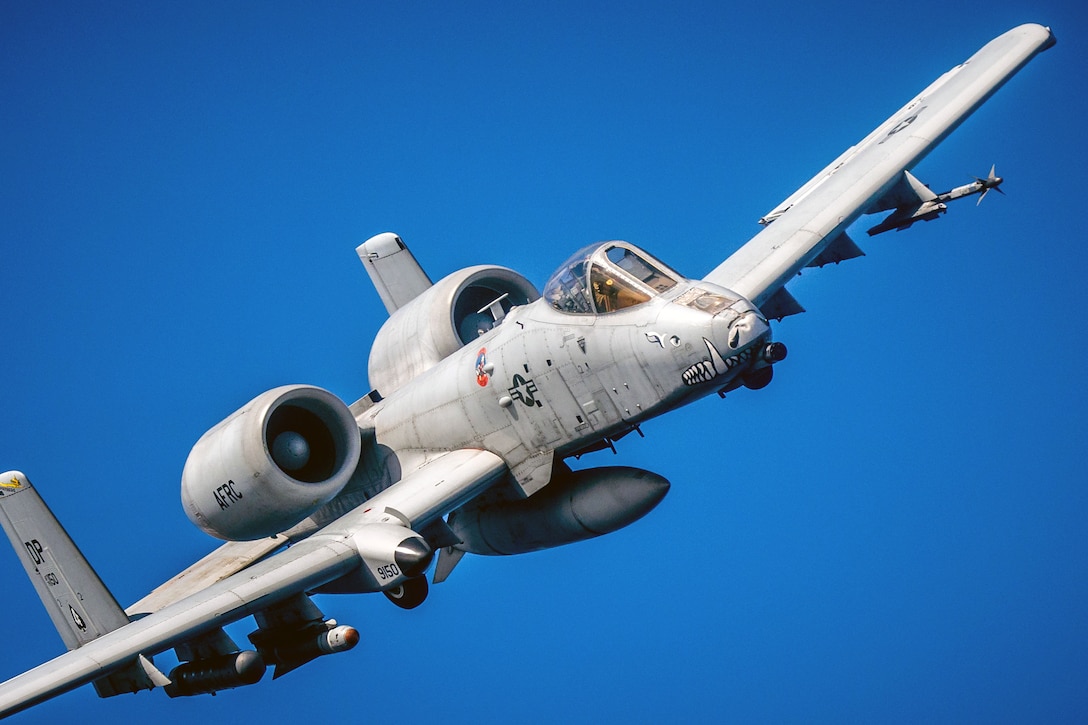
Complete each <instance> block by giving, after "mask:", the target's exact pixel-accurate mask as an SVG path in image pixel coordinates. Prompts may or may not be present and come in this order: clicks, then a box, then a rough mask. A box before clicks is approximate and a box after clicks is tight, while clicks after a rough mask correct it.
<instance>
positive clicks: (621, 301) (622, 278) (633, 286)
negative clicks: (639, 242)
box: [544, 241, 683, 315]
mask: <svg viewBox="0 0 1088 725" xmlns="http://www.w3.org/2000/svg"><path fill="white" fill-rule="evenodd" d="M682 279H683V277H681V276H680V275H679V274H677V273H676V272H675V271H673V270H672V269H670V268H669V267H667V266H666V265H664V264H662V263H661V262H660V261H658V260H657V259H654V258H653V257H652V256H650V255H649V254H647V253H646V252H644V251H642V250H641V249H638V248H637V247H635V246H634V245H632V244H628V243H627V242H621V241H610V242H597V243H595V244H590V245H588V246H585V247H582V248H581V249H579V250H578V251H577V252H575V253H574V254H573V255H571V256H570V257H569V258H568V259H567V261H566V262H564V263H563V264H562V266H560V267H559V269H558V270H557V271H556V272H555V274H553V275H552V276H551V277H550V278H549V279H548V282H547V284H545V285H544V298H545V299H546V300H547V301H548V304H549V305H551V306H552V307H553V308H554V309H557V310H559V311H560V312H567V313H571V314H576V315H592V314H608V313H611V312H617V311H619V310H623V309H627V308H629V307H634V306H636V305H640V304H642V303H644V302H648V301H649V300H651V299H652V298H654V297H656V296H658V295H660V294H661V293H663V292H667V291H668V290H670V289H672V288H673V287H675V286H676V285H677V284H679V283H680V281H681V280H682Z"/></svg>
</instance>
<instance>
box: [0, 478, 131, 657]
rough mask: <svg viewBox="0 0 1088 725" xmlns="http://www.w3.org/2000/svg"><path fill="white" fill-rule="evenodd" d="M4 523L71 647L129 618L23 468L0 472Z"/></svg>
mask: <svg viewBox="0 0 1088 725" xmlns="http://www.w3.org/2000/svg"><path fill="white" fill-rule="evenodd" d="M0 525H3V527H4V531H5V532H7V535H8V538H9V539H10V540H11V545H12V546H14V547H15V552H16V554H18V556H19V559H20V560H21V561H22V562H23V566H24V567H25V568H26V573H27V574H28V575H29V576H30V581H31V582H32V583H33V584H34V588H35V589H36V590H37V591H38V596H39V597H41V600H42V604H44V605H45V609H46V611H48V612H49V617H50V618H51V619H52V620H53V625H54V626H55V627H56V628H57V631H58V632H59V633H60V636H61V639H63V640H64V644H65V645H67V647H68V649H70V650H71V649H75V648H76V647H79V646H81V645H84V644H86V643H87V642H90V641H91V640H92V639H95V638H96V637H100V636H101V635H103V634H105V633H106V632H111V631H113V630H115V629H117V628H118V627H121V626H124V625H125V624H128V621H129V619H128V617H127V616H126V615H125V613H124V611H122V610H121V607H120V606H119V605H118V604H117V600H116V599H114V598H113V595H112V594H110V592H109V590H108V589H106V586H105V585H104V584H103V583H102V580H101V579H99V578H98V575H97V574H96V573H95V572H94V569H92V568H91V565H90V564H88V563H87V560H86V559H84V558H83V554H81V553H80V551H79V549H78V548H77V547H76V545H75V543H73V541H72V539H71V538H70V537H69V536H68V533H67V532H66V531H65V530H64V527H63V526H61V525H60V522H59V521H57V519H56V517H55V516H54V515H53V512H52V511H50V510H49V507H48V506H47V505H46V504H45V501H43V500H42V497H41V496H39V495H38V492H37V491H36V490H34V488H33V487H32V486H31V485H30V481H29V480H27V477H26V476H25V475H23V474H22V473H20V472H19V471H8V472H7V473H3V474H0Z"/></svg>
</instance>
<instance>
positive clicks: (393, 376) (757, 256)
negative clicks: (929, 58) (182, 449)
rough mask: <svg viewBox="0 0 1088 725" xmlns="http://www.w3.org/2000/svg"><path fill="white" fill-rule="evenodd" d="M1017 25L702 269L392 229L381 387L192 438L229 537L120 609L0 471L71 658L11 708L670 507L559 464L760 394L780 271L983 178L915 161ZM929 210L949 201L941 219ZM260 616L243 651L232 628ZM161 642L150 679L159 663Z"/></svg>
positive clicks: (189, 504) (838, 250)
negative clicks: (440, 245) (495, 254)
mask: <svg viewBox="0 0 1088 725" xmlns="http://www.w3.org/2000/svg"><path fill="white" fill-rule="evenodd" d="M1054 42H1055V41H1054V37H1053V35H1052V34H1051V32H1050V30H1049V28H1045V27H1042V26H1039V25H1022V26H1020V27H1017V28H1014V29H1012V30H1010V31H1008V32H1006V33H1004V34H1003V35H1001V36H999V37H997V38H995V39H994V40H992V41H991V42H989V43H988V44H986V45H985V46H984V47H983V48H982V49H980V50H979V51H978V52H977V53H975V54H974V55H973V56H971V57H970V58H969V59H968V60H967V61H966V62H964V63H962V64H961V65H958V66H956V67H955V68H953V69H952V70H950V71H948V72H947V73H945V74H944V75H942V76H941V77H940V78H938V79H937V80H936V81H935V82H934V83H933V84H931V85H930V86H929V87H927V88H926V89H925V90H923V91H922V92H921V93H920V94H919V95H918V96H916V97H915V98H914V99H912V100H911V101H910V102H909V103H907V105H905V106H904V107H903V108H901V109H900V110H898V111H897V112H896V113H894V114H893V115H892V116H891V117H889V118H888V120H887V121H885V122H884V123H882V124H881V125H880V126H878V127H877V128H876V129H875V130H874V131H873V132H872V133H870V134H869V135H868V136H866V137H865V138H864V139H862V140H861V141H860V142H859V143H858V144H857V145H855V146H853V147H851V148H850V149H848V150H847V151H846V152H845V153H843V154H842V155H841V156H840V157H839V158H837V159H836V160H835V161H833V162H832V163H831V164H830V165H829V166H827V167H826V168H825V169H823V170H822V171H821V172H820V173H819V174H817V175H816V176H815V177H813V178H812V179H811V180H810V181H809V182H808V183H806V184H805V185H804V186H802V187H801V188H800V189H798V191H797V192H795V193H794V194H792V195H791V196H790V197H789V198H787V199H786V200H785V201H784V202H783V203H782V204H780V205H779V206H777V207H776V208H775V209H774V210H773V211H772V212H771V213H769V214H768V215H767V216H765V217H764V218H763V220H762V222H763V224H764V225H765V228H764V229H763V230H761V231H760V232H759V233H758V234H757V235H756V236H754V237H753V238H752V239H751V240H749V241H748V242H747V243H746V244H744V245H743V246H742V247H741V248H740V249H738V250H737V251H736V252H735V253H734V254H733V255H732V256H730V257H729V258H727V259H726V260H725V261H724V262H722V263H721V264H720V265H718V266H717V267H716V268H715V269H713V270H712V271H711V272H710V273H709V274H707V275H706V276H704V277H703V278H702V279H691V278H687V277H685V276H683V275H682V274H680V273H679V272H677V271H675V270H673V269H672V268H670V267H669V266H668V265H667V264H666V263H665V262H663V261H661V260H658V259H656V258H654V257H653V256H651V255H649V254H647V253H646V252H644V251H642V250H641V249H639V248H638V247H636V246H634V245H632V244H629V243H627V242H623V241H608V242H603V243H595V244H592V245H589V246H587V247H584V248H583V249H580V250H578V251H577V252H575V253H574V254H573V255H572V256H571V257H570V258H569V259H568V260H567V261H566V262H565V263H564V264H563V265H562V266H561V267H560V268H559V270H558V271H556V272H555V274H553V275H552V276H551V278H550V279H548V280H547V282H546V284H545V285H544V288H543V292H542V293H538V291H537V289H536V288H535V287H534V286H533V285H532V284H531V283H530V282H529V281H528V280H527V279H525V278H524V277H522V276H521V275H519V274H517V273H516V272H514V271H512V270H510V269H506V268H502V267H495V266H475V267H469V268H467V269H463V270H461V271H458V272H455V273H453V274H451V275H449V276H448V277H446V278H444V279H442V280H440V281H438V282H436V283H432V282H431V280H430V278H429V277H428V276H427V275H426V273H425V272H424V271H423V269H422V267H421V266H420V265H419V263H418V262H417V261H416V259H415V258H414V256H413V255H412V253H411V251H409V249H408V247H407V246H406V245H405V244H404V242H403V241H402V240H401V238H400V237H398V236H397V235H396V234H392V233H384V234H379V235H377V236H375V237H372V238H371V239H369V240H367V241H366V242H364V243H363V244H362V245H360V246H359V247H358V250H357V251H358V254H359V257H360V259H361V260H362V262H363V265H364V267H365V268H366V270H367V272H368V273H369V275H370V277H371V280H372V281H373V283H374V285H375V287H376V288H377V291H378V294H379V296H380V297H381V299H382V301H383V303H384V304H385V306H386V308H387V310H388V312H389V319H388V320H387V321H386V323H385V324H384V325H383V327H382V328H381V330H380V331H379V332H378V335H377V337H376V339H375V341H374V345H373V348H372V350H371V353H370V359H369V367H368V373H369V378H370V385H371V387H372V390H371V391H370V392H369V393H367V394H366V395H364V396H363V397H361V398H360V399H359V400H357V401H355V402H354V403H352V404H350V405H348V404H346V403H344V402H343V401H341V400H340V399H339V398H337V397H336V396H334V395H333V394H332V393H329V392H328V391H325V390H322V389H320V388H316V387H311V386H305V385H289V386H284V387H279V388H275V389H273V390H269V391H268V392H265V393H263V394H261V395H259V396H257V397H256V398H254V399H253V400H251V401H250V402H249V403H247V404H246V405H244V406H243V407H242V408H241V409H239V410H238V411H236V412H235V413H233V414H232V415H230V416H229V417H227V418H226V419H225V420H223V421H222V422H221V423H219V424H218V425H216V426H215V427H213V428H212V429H211V430H209V431H208V432H207V433H205V434H204V435H203V436H202V437H201V438H200V439H199V440H198V441H197V443H196V445H195V446H194V447H193V449H192V451H191V453H190V454H189V457H188V460H187V461H186V464H185V467H184V470H183V473H182V483H181V489H182V501H183V505H184V508H185V511H186V514H187V515H188V516H189V518H190V519H191V520H192V522H193V523H194V524H195V525H196V526H198V527H199V528H201V529H202V530H203V531H205V532H207V533H209V534H211V535H212V536H214V537H217V538H219V539H224V540H226V542H227V543H225V544H223V545H222V546H220V547H219V548H218V549H216V550H215V551H214V552H212V553H211V554H209V555H208V556H207V557H205V558H204V559H202V560H201V561H199V562H197V563H196V564H194V565H193V566H191V567H189V568H188V569H186V570H185V571H183V572H182V573H180V574H178V575H177V576H176V577H174V578H173V579H171V580H169V581H167V582H166V583H164V584H163V585H162V586H160V587H159V588H157V589H155V590H154V591H152V592H151V593H150V594H149V595H147V596H146V597H145V598H144V599H142V600H141V601H139V602H137V603H136V604H133V605H132V606H130V607H128V608H127V609H122V608H121V606H120V605H119V604H118V603H117V601H116V600H115V599H114V597H113V596H112V594H111V593H110V592H109V590H108V589H107V588H106V586H105V585H104V584H103V583H102V581H101V580H100V579H99V577H98V576H97V575H96V574H95V572H94V571H93V569H92V568H91V567H90V565H89V564H88V562H87V561H86V560H85V559H84V558H83V556H82V555H81V554H80V552H79V550H78V548H77V547H76V546H75V544H74V543H73V542H72V540H71V539H70V538H69V536H68V535H67V534H66V533H65V531H64V529H63V527H62V526H61V525H60V523H59V522H58V521H57V520H56V518H55V517H54V516H53V515H52V514H51V512H50V511H49V509H48V507H47V506H46V504H45V503H44V501H43V500H42V498H41V497H40V495H39V493H38V491H37V490H36V489H35V488H33V487H32V486H31V484H30V482H29V480H28V479H27V477H26V476H25V475H24V474H23V473H21V472H19V471H9V472H7V473H4V474H2V475H0V523H2V524H3V526H4V529H5V531H6V532H7V534H8V536H9V538H10V539H11V542H12V544H13V546H14V547H15V549H16V552H17V554H18V555H19V557H20V559H21V560H22V562H23V564H24V566H25V568H26V570H27V573H28V575H29V576H30V579H31V581H32V583H33V585H34V587H35V588H36V590H37V592H38V594H39V596H40V597H41V599H42V601H43V603H44V604H45V607H46V610H47V611H48V612H49V615H50V617H51V618H52V620H53V623H54V625H55V626H56V628H57V629H58V631H59V632H60V634H61V637H62V638H63V640H64V642H65V644H66V645H67V647H68V649H69V651H68V652H67V653H65V654H62V655H60V656H58V657H56V658H55V659H53V660H51V661H49V662H46V663H45V664H42V665H40V666H38V667H36V668H34V669H32V670H30V671H28V672H25V673H23V674H20V675H18V676H16V677H14V678H12V679H11V680H8V681H7V682H5V683H3V684H0V716H6V715H10V714H12V713H15V712H18V711H20V710H23V709H25V708H28V707H30V706H32V705H34V704H36V703H40V702H42V701H43V700H46V699H48V698H51V697H54V696H56V695H59V694H61V693H63V692H66V691H68V690H71V689H73V688H76V687H78V686H80V685H83V684H86V683H93V685H94V687H95V689H96V690H97V692H98V694H99V695H100V696H102V697H108V696H112V695H117V694H120V693H129V692H136V691H138V690H142V689H152V688H155V687H161V688H163V689H164V690H165V691H166V693H167V694H168V695H170V696H171V697H178V696H188V695H197V694H202V693H215V692H216V691H220V690H224V689H230V688H235V687H240V686H243V685H248V684H252V683H254V682H256V681H258V680H260V679H261V678H262V677H263V676H264V674H265V673H266V670H267V668H268V667H269V666H271V667H272V668H273V670H274V673H273V677H279V676H281V675H283V674H285V673H287V672H289V671H291V670H293V669H295V668H297V667H300V666H302V665H304V664H306V663H307V662H309V661H311V660H313V659H315V658H317V657H320V656H323V655H326V654H332V653H336V652H341V651H344V650H348V649H351V648H352V647H353V646H354V645H355V644H356V643H357V642H358V640H359V633H358V631H357V630H355V629H354V628H352V627H350V626H348V625H343V624H339V623H337V622H335V621H334V620H332V619H327V618H326V616H325V614H324V613H323V612H321V610H320V609H319V608H318V607H317V606H316V605H315V604H314V603H313V601H312V600H311V599H310V595H312V594H314V593H363V592H382V593H383V594H384V595H385V596H386V597H387V598H389V599H390V600H391V601H392V602H393V603H395V604H397V605H398V606H401V607H404V608H413V607H415V606H418V605H419V604H420V603H421V602H423V600H424V599H425V598H426V596H427V591H428V586H429V585H428V581H427V571H428V570H429V569H430V567H431V565H432V563H434V562H435V561H436V560H437V561H436V563H435V566H434V580H435V581H442V580H444V579H445V578H446V577H448V576H449V575H450V573H451V571H452V570H453V569H454V567H455V566H456V565H457V563H458V562H459V561H460V560H461V558H462V557H463V556H464V555H465V554H466V553H473V554H483V555H509V554H518V553H522V552H528V551H534V550H539V549H543V548H548V547H553V546H558V545H561V544H565V543H570V542H575V541H579V540H584V539H588V538H590V537H594V536H599V535H601V534H605V533H608V532H611V531H614V530H616V529H618V528H620V527H623V526H625V525H627V524H629V523H631V522H632V521H634V520H636V519H638V518H640V517H641V516H643V515H645V514H646V513H647V512H649V511H650V510H651V509H652V508H653V507H654V506H655V505H656V504H657V503H658V502H659V501H660V500H661V499H662V497H663V496H664V495H665V494H666V493H667V491H668V488H669V483H668V482H667V481H666V480H665V479H664V478H662V477H661V476H659V475H657V474H655V473H652V472H650V471H643V470H638V469H634V468H630V467H623V466H610V467H601V468H589V469H581V470H574V469H572V468H571V466H570V465H569V464H568V461H570V460H571V459H577V458H578V457H579V456H580V455H582V454H583V453H586V452H589V451H593V450H598V449H602V448H607V447H611V446H613V444H614V442H615V441H616V440H618V439H620V438H622V437H623V436H626V435H629V434H631V433H639V432H640V425H641V424H642V423H643V422H644V421H646V420H648V419H650V418H653V417H655V416H658V415H660V414H662V413H665V412H668V411H670V410H673V409H675V408H677V407H679V406H682V405H684V404H686V403H689V402H691V401H693V400H696V399H698V398H701V397H703V396H706V395H710V394H713V393H719V394H722V395H724V394H725V393H726V392H728V391H731V390H733V389H736V388H739V387H742V386H744V387H747V388H751V389H759V388H762V387H764V386H766V385H767V384H768V383H770V382H771V379H772V375H773V370H774V366H775V365H777V364H778V363H780V362H781V361H782V360H783V359H784V358H785V356H786V348H785V346H784V345H783V344H782V343H781V342H778V341H775V340H774V339H773V338H772V335H771V325H770V322H769V321H770V320H772V319H781V318H782V317H785V316H786V315H791V314H796V313H799V312H802V311H803V308H802V307H801V305H800V304H799V303H798V302H797V300H795V299H794V298H793V296H792V295H791V294H790V293H789V291H787V288H786V285H787V283H788V282H789V281H790V280H791V279H792V278H793V277H794V275H796V274H798V273H799V272H800V271H801V270H803V269H804V268H806V267H813V266H817V267H819V266H824V265H826V264H829V263H832V262H834V263H838V262H842V261H844V260H848V259H851V258H853V257H856V256H859V255H860V254H861V253H862V252H861V250H860V249H859V248H858V246H857V245H856V244H855V243H854V241H852V240H851V239H850V237H849V236H847V233H846V230H847V228H848V227H849V226H850V225H851V224H852V223H853V222H854V221H856V220H857V219H858V218H859V217H860V216H861V215H863V214H866V213H878V212H881V211H889V210H893V211H892V214H891V215H890V216H889V218H888V220H886V221H885V222H884V223H883V224H881V225H878V227H876V229H880V230H881V231H883V230H884V229H882V228H881V227H884V228H887V229H892V228H901V227H903V226H908V225H909V224H910V223H913V222H914V221H917V220H919V219H928V218H931V217H932V216H935V215H936V214H938V213H940V212H941V211H944V208H943V206H944V204H945V202H947V201H951V200H953V199H955V198H962V197H964V196H968V195H971V194H974V193H980V194H981V193H984V192H986V191H988V190H989V189H991V188H997V187H998V185H999V184H1000V183H1001V179H1000V177H997V176H995V173H994V171H993V169H991V172H990V175H989V176H988V177H987V178H986V179H977V180H976V182H975V183H974V184H969V185H967V186H966V187H960V188H958V189H953V190H952V191H950V192H946V193H945V194H941V195H937V194H934V193H933V192H931V191H929V190H928V187H926V186H925V185H923V184H921V182H919V181H918V180H917V179H916V178H915V177H914V176H913V175H912V174H911V173H910V170H911V169H912V168H913V167H914V165H915V164H916V163H917V162H918V161H919V160H921V159H922V158H923V157H924V156H925V155H926V154H927V153H928V152H929V151H931V150H932V149H933V148H934V147H935V146H936V145H937V144H938V143H939V142H940V141H941V140H942V139H943V138H944V137H945V136H946V135H947V134H948V133H950V132H951V131H952V130H953V129H954V128H956V127H957V126H958V125H959V124H960V123H961V122H962V121H963V120H964V119H965V118H966V117H967V116H968V115H969V114H970V113H971V112H973V111H974V110H975V109H976V108H978V107H979V106H980V105H981V104H982V103H983V102H984V101H985V100H986V99H987V98H988V97H989V96H990V95H991V94H993V93H994V92H995V91H996V90H997V89H998V88H999V87H1000V86H1001V85H1002V84H1004V83H1005V82H1006V81H1007V80H1008V79H1009V78H1011V77H1012V76H1013V75H1014V74H1015V73H1016V72H1017V71H1019V70H1020V69H1021V68H1022V67H1023V66H1024V65H1025V64H1026V63H1027V62H1028V61H1030V60H1031V59H1032V58H1033V57H1034V56H1035V55H1037V54H1038V53H1040V52H1042V51H1043V50H1045V49H1047V48H1049V47H1051V46H1052V45H1053V44H1054ZM939 207H940V208H939ZM248 616H253V617H254V619H255V622H256V629H255V630H254V631H253V633H252V634H251V635H249V640H250V644H251V645H252V647H251V648H246V649H243V648H241V647H239V646H238V645H237V644H236V643H235V642H234V641H233V640H232V639H231V638H230V636H229V635H227V634H226V632H225V631H224V630H223V627H224V625H227V624H230V623H232V622H236V621H238V620H240V619H243V618H245V617H248ZM169 649H173V650H174V651H175V653H176V655H177V659H178V661H179V663H180V664H178V665H177V666H176V667H174V668H173V669H171V671H170V672H169V673H164V672H163V671H161V670H160V669H159V668H158V667H156V665H155V664H154V661H153V657H154V656H155V655H157V654H159V653H161V652H164V651H166V650H169Z"/></svg>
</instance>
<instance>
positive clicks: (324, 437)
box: [181, 385, 362, 541]
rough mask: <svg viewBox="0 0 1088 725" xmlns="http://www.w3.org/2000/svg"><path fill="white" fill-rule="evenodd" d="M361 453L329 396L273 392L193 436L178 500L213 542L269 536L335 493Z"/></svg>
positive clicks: (300, 389)
mask: <svg viewBox="0 0 1088 725" xmlns="http://www.w3.org/2000/svg"><path fill="white" fill-rule="evenodd" d="M361 449H362V443H361V440H360V437H359V427H358V425H357V424H356V422H355V418H354V417H353V416H352V415H351V412H350V411H349V410H348V407H347V405H345V404H344V402H343V401H341V400H340V399H339V398H337V397H336V396H335V395H333V394H332V393H330V392H328V391H327V390H322V389H321V388H315V387H311V386H306V385H287V386H284V387H280V388H274V389H272V390H269V391H268V392H267V393H264V394H262V395H259V396H257V397H256V398H254V399H253V400H251V401H249V402H248V403H246V404H245V405H244V406H243V407H242V408H241V409H240V410H238V411H236V412H235V413H234V414H233V415H231V416H230V417H229V418H227V419H226V420H224V421H223V422H222V423H220V424H219V425H217V426H215V427H214V428H212V429H211V430H209V431H208V432H207V433H205V434H204V435H203V436H201V438H200V440H199V441H197V443H196V445H195V446H193V450H192V451H190V452H189V458H188V460H186V461H185V470H184V471H183V472H182V474H181V502H182V505H183V506H184V507H185V514H186V515H187V516H188V517H189V520H190V521H192V522H193V523H194V524H196V525H197V526H199V527H200V528H201V529H202V530H203V531H205V532H206V533H208V534H211V535H212V536H215V537H217V538H220V539H227V540H228V541H248V540H251V539H259V538H262V537H264V536H272V535H273V534H277V533H279V532H281V531H284V530H286V529H289V528H290V527H292V526H294V525H295V524H297V523H298V522H299V521H301V520H302V519H304V518H305V517H307V516H309V515H310V514H312V513H313V512H314V511H316V510H317V509H319V508H320V507H322V506H324V505H325V504H326V503H328V502H329V501H331V500H332V499H333V497H334V496H336V494H338V493H340V491H341V490H342V489H343V488H344V486H345V484H347V482H348V479H349V478H351V475H352V473H354V471H355V468H356V466H357V465H358V463H359V455H360V451H361Z"/></svg>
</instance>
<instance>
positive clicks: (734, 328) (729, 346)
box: [714, 308, 771, 357]
mask: <svg viewBox="0 0 1088 725" xmlns="http://www.w3.org/2000/svg"><path fill="white" fill-rule="evenodd" d="M770 329H771V328H770V325H768V324H767V321H766V320H764V319H763V317H762V315H760V314H759V312H758V311H756V310H755V309H754V308H752V309H749V310H741V311H734V314H732V315H717V316H716V317H715V318H714V333H715V334H714V343H715V345H717V346H718V349H719V351H720V352H721V354H722V355H723V356H726V357H728V356H729V355H731V354H733V353H734V352H736V351H738V350H743V349H744V348H746V347H748V346H749V345H751V344H752V343H753V342H756V341H757V340H759V339H760V338H762V337H763V336H764V335H766V334H767V332H768V331H769V330H770Z"/></svg>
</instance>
